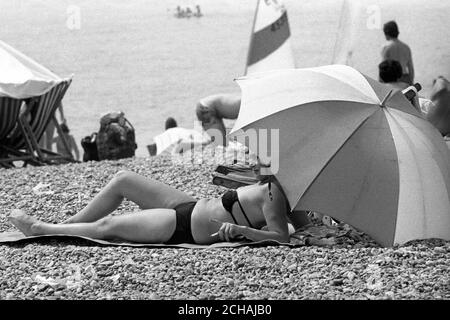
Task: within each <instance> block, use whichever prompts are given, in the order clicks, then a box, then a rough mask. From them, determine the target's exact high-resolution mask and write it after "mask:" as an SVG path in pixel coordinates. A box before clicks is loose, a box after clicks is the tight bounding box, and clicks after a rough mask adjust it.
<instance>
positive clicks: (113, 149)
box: [96, 111, 137, 160]
mask: <svg viewBox="0 0 450 320" xmlns="http://www.w3.org/2000/svg"><path fill="white" fill-rule="evenodd" d="M96 142H97V150H98V158H99V160H118V159H123V158H130V157H133V156H134V152H135V150H136V149H137V144H136V139H135V134H134V128H133V126H132V125H131V123H130V122H129V121H128V120H127V119H126V118H125V115H124V113H123V112H122V111H118V112H109V113H107V114H105V115H104V116H102V117H101V119H100V130H99V132H98V134H97V141H96Z"/></svg>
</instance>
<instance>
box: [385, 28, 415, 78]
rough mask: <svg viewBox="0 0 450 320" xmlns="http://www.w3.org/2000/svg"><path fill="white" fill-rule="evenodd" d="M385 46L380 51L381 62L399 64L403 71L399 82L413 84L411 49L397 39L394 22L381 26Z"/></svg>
mask: <svg viewBox="0 0 450 320" xmlns="http://www.w3.org/2000/svg"><path fill="white" fill-rule="evenodd" d="M383 31H384V35H385V37H386V40H387V42H386V44H385V45H384V46H383V48H382V50H381V57H382V61H384V60H396V61H398V62H400V64H401V66H402V70H403V74H402V77H401V78H400V81H402V82H406V83H407V84H413V83H414V65H413V61H412V55H411V49H410V48H409V46H408V45H407V44H405V43H403V42H402V41H400V40H399V39H398V35H399V31H398V26H397V23H395V21H389V22H386V23H385V24H384V26H383Z"/></svg>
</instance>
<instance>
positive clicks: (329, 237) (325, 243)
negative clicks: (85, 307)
mask: <svg viewBox="0 0 450 320" xmlns="http://www.w3.org/2000/svg"><path fill="white" fill-rule="evenodd" d="M49 240H59V241H73V240H81V241H83V240H84V241H88V242H89V243H90V244H91V245H94V246H95V245H99V246H125V247H141V248H142V247H146V248H184V249H220V248H239V247H243V246H252V247H262V246H288V247H292V248H294V247H301V246H311V245H315V246H322V247H329V246H336V245H339V246H346V245H354V244H356V243H363V244H366V245H369V246H377V245H376V243H375V242H374V241H373V240H371V239H370V238H369V237H367V236H366V235H364V234H363V233H362V232H359V231H357V230H355V229H354V228H352V227H351V226H349V225H347V224H339V225H337V226H327V225H322V224H319V225H309V226H306V227H304V228H301V229H298V230H297V231H295V232H294V233H293V234H291V237H290V242H289V243H281V242H278V241H275V240H263V241H239V242H218V243H214V244H211V245H200V244H190V243H182V244H163V243H158V244H153V243H136V242H127V241H114V240H99V239H93V238H89V237H83V236H72V235H61V234H52V235H43V236H29V237H26V236H24V235H23V233H22V232H20V231H9V232H2V233H0V244H4V245H7V244H24V243H36V242H37V243H39V242H41V243H42V242H45V241H49Z"/></svg>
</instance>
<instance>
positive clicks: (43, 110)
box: [0, 79, 73, 165]
mask: <svg viewBox="0 0 450 320" xmlns="http://www.w3.org/2000/svg"><path fill="white" fill-rule="evenodd" d="M71 82H72V79H65V80H63V81H61V82H60V83H58V84H57V85H56V86H54V87H53V88H52V89H50V90H49V91H48V92H46V93H45V94H43V95H41V96H38V97H33V98H32V99H34V103H31V104H30V105H29V106H27V108H25V110H20V109H21V103H22V101H23V100H16V101H18V108H17V109H18V111H17V112H18V113H19V114H18V116H17V118H18V120H17V121H16V123H17V124H18V125H17V126H15V128H14V129H13V130H12V132H11V133H10V134H8V136H7V137H5V139H4V140H3V141H2V147H3V149H4V150H8V151H9V154H8V157H9V158H10V160H11V161H16V160H21V161H25V163H31V164H35V165H36V164H44V163H51V162H52V159H65V160H68V161H71V160H73V159H68V158H67V157H65V156H62V155H58V154H56V153H53V152H51V151H50V152H49V151H46V150H44V149H42V148H40V146H39V144H38V142H39V139H41V137H42V135H43V134H44V131H45V129H46V128H47V125H48V124H49V123H50V121H53V120H54V119H55V113H56V109H57V108H58V106H59V104H60V103H61V100H62V98H63V97H64V95H65V93H66V91H67V89H68V88H69V86H70V84H71ZM12 100H15V99H12ZM55 125H56V127H57V129H58V131H59V130H61V128H60V127H59V124H57V123H56V124H55ZM5 131H6V130H5ZM43 151H45V154H44V152H43ZM0 158H3V157H0ZM2 162H3V163H5V159H2Z"/></svg>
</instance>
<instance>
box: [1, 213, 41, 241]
mask: <svg viewBox="0 0 450 320" xmlns="http://www.w3.org/2000/svg"><path fill="white" fill-rule="evenodd" d="M8 220H9V221H10V222H11V223H12V224H13V225H14V226H16V228H17V229H19V230H20V231H22V233H23V234H24V235H26V236H34V235H36V234H37V233H36V231H35V229H36V225H37V224H38V223H39V220H38V219H36V218H34V217H32V216H30V215H28V214H26V212H25V211H23V210H18V209H15V210H13V211H11V214H10V215H9V216H8Z"/></svg>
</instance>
